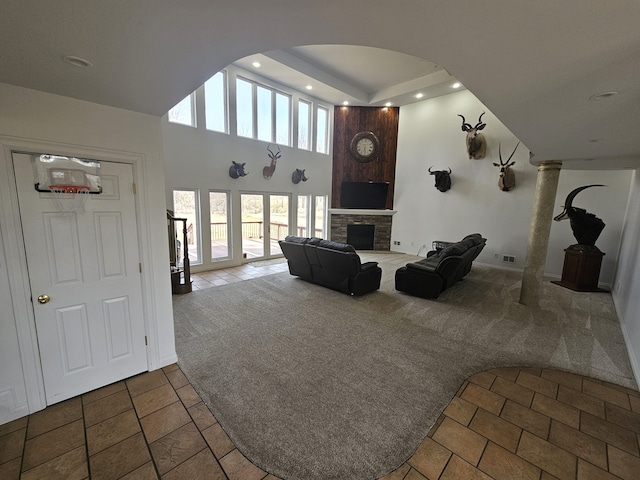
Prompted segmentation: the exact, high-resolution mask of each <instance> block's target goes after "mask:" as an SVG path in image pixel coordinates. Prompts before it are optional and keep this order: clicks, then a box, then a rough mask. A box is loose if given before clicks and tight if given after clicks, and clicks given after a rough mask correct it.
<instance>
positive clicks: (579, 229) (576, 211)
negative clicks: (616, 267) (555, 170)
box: [553, 184, 606, 252]
mask: <svg viewBox="0 0 640 480" xmlns="http://www.w3.org/2000/svg"><path fill="white" fill-rule="evenodd" d="M591 187H606V185H601V184H594V185H584V186H582V187H578V188H576V189H574V190H572V191H571V193H569V195H567V198H566V200H565V201H564V210H563V211H562V213H561V214H560V215H556V216H555V217H553V219H554V220H555V221H556V222H559V221H561V220H566V219H567V218H568V219H569V223H570V224H571V230H572V231H573V236H574V237H575V238H576V240H577V241H578V243H577V244H575V245H571V246H570V247H569V249H570V250H578V251H586V252H599V251H600V249H599V248H598V247H596V246H595V245H596V240H597V239H598V237H599V236H600V233H601V232H602V230H603V229H604V226H605V224H604V222H603V221H602V220H601V219H599V218H598V217H596V216H595V215H594V214H593V213H588V212H587V211H586V210H585V209H584V208H579V207H574V206H573V199H574V198H576V195H578V194H579V193H580V192H581V191H583V190H584V189H586V188H591Z"/></svg>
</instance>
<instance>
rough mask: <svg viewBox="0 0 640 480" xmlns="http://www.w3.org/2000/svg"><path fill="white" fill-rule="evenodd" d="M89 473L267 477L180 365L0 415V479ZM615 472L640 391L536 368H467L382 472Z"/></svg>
mask: <svg viewBox="0 0 640 480" xmlns="http://www.w3.org/2000/svg"><path fill="white" fill-rule="evenodd" d="M229 270H232V269H229ZM279 271H286V264H278V265H267V266H264V267H260V268H257V267H254V266H251V265H244V266H242V267H236V268H235V269H233V271H231V272H229V271H227V272H226V274H224V275H221V274H223V273H224V272H217V273H215V275H214V274H213V273H212V272H209V273H208V274H196V275H194V276H193V277H194V287H197V288H206V287H207V286H209V285H207V283H209V284H210V285H211V286H213V285H215V284H216V283H215V282H218V281H220V280H224V281H225V282H226V283H231V282H234V281H240V280H243V279H246V278H255V276H260V274H259V272H262V273H261V274H262V275H269V274H273V273H278V272H279ZM225 276H226V278H224V277H225ZM243 277H244V278H243ZM87 478H91V479H94V480H95V479H117V478H123V479H141V480H144V479H158V478H162V479H166V480H172V479H188V480H199V479H220V480H226V479H228V480H276V478H277V477H274V476H273V475H271V474H269V473H268V472H265V471H263V470H261V469H260V468H258V467H256V466H255V465H253V464H252V463H251V462H250V461H249V460H248V459H247V458H246V457H245V456H244V455H243V454H242V453H241V452H240V451H239V450H238V449H236V448H235V446H234V445H233V442H232V441H231V440H230V439H229V437H228V436H227V434H226V433H225V432H224V430H223V429H222V427H221V426H220V425H219V424H218V422H217V421H216V419H215V418H214V416H213V415H212V414H211V412H210V411H209V409H208V408H207V407H206V405H204V403H202V401H201V399H200V397H199V396H198V394H197V392H196V391H195V390H194V388H193V387H192V386H191V385H190V383H189V381H188V379H187V378H186V377H185V376H184V374H183V373H182V371H181V370H180V368H179V367H178V366H177V365H170V366H168V367H165V368H163V369H161V370H156V371H153V372H148V373H144V374H141V375H138V376H135V377H132V378H130V379H127V380H125V381H122V382H118V383H115V384H113V385H109V386H107V387H104V388H101V389H99V390H95V391H93V392H89V393H87V394H85V395H82V396H80V397H75V398H72V399H70V400H66V401H64V402H61V403H59V404H56V405H53V406H51V407H48V408H46V409H45V410H42V411H41V412H37V413H35V414H33V415H30V416H28V417H24V418H21V419H18V420H15V421H13V422H10V423H8V424H5V425H0V479H2V480H14V479H28V480H31V479H38V480H40V479H45V480H49V479H50V480H57V479H65V480H74V479H78V480H83V479H87ZM617 478H622V479H625V480H638V479H640V393H638V392H637V391H634V390H630V389H628V388H625V387H621V386H617V385H613V384H610V383H607V382H602V381H600V380H596V379H593V378H588V377H583V376H580V375H575V374H570V373H566V372H559V371H556V370H551V369H543V368H502V369H495V370H489V371H486V372H481V373H478V374H476V375H474V376H473V377H471V378H469V379H468V380H467V381H465V382H464V384H463V385H462V386H461V387H460V389H459V390H458V392H457V394H456V395H455V396H454V398H453V399H452V400H451V402H450V403H449V405H448V406H447V407H446V408H445V410H444V411H443V414H442V415H441V416H440V418H439V420H438V421H437V422H436V424H435V425H434V426H433V428H432V429H431V431H430V432H429V433H428V435H427V437H426V438H425V439H424V441H423V442H422V444H421V445H420V446H419V447H418V448H417V450H416V452H415V454H414V455H413V456H412V457H411V458H410V459H409V460H407V462H406V463H404V464H403V465H402V466H400V467H399V468H398V469H397V470H395V471H394V472H392V473H390V474H388V475H386V476H385V477H383V479H384V480H424V479H429V480H455V479H461V480H472V479H498V480H500V479H504V480H514V479H535V480H552V479H561V480H564V479H567V480H568V479H571V480H574V479H577V480H607V479H617ZM345 480H348V479H345Z"/></svg>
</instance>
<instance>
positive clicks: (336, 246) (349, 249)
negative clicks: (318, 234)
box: [318, 240, 356, 253]
mask: <svg viewBox="0 0 640 480" xmlns="http://www.w3.org/2000/svg"><path fill="white" fill-rule="evenodd" d="M318 246H319V247H323V248H328V249H329V250H336V251H338V252H345V253H355V251H356V249H355V248H353V246H352V245H349V244H348V243H340V242H332V241H331V240H320V243H319V244H318Z"/></svg>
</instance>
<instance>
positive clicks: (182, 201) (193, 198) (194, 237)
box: [173, 190, 201, 264]
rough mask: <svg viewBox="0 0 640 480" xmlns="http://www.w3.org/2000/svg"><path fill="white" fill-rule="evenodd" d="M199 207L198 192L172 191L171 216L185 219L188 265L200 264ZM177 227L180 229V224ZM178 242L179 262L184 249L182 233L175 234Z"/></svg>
mask: <svg viewBox="0 0 640 480" xmlns="http://www.w3.org/2000/svg"><path fill="white" fill-rule="evenodd" d="M199 212H200V206H199V204H198V192H197V191H195V190H174V191H173V215H174V216H175V217H177V218H186V219H187V245H186V248H187V252H188V254H189V263H192V264H194V263H201V260H200V258H201V257H200V247H199V244H200V242H199V239H200V226H199V221H198V218H199V214H200V213H199ZM178 225H179V226H180V227H181V226H182V222H179V223H178ZM177 236H178V241H179V242H180V249H179V250H180V256H179V257H180V260H179V261H180V262H181V261H182V257H183V256H184V251H183V250H182V248H185V246H184V245H183V232H181V231H178V232H177Z"/></svg>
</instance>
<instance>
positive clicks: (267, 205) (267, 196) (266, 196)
mask: <svg viewBox="0 0 640 480" xmlns="http://www.w3.org/2000/svg"><path fill="white" fill-rule="evenodd" d="M242 195H261V196H262V199H263V204H262V207H263V208H262V219H263V222H264V229H265V230H264V238H265V241H264V243H263V248H262V252H263V253H264V255H263V256H262V257H258V258H244V257H243V256H242V254H243V253H244V252H243V251H242ZM271 195H280V196H284V197H289V234H290V235H291V230H292V229H293V228H294V225H293V218H294V217H293V213H292V211H293V193H291V192H272V191H255V190H240V191H239V192H238V208H237V209H236V210H237V211H238V212H239V215H238V217H237V222H238V224H237V225H238V226H236V231H238V232H239V235H238V238H239V240H240V248H239V250H238V251H239V252H240V262H241V263H242V264H245V263H251V262H260V261H262V260H271V259H274V258H280V257H282V256H283V255H282V253H276V254H273V255H272V254H271V247H270V243H271V240H270V237H271V232H270V231H269V230H270V228H271V225H270V223H271ZM267 232H269V233H268V234H267Z"/></svg>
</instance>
